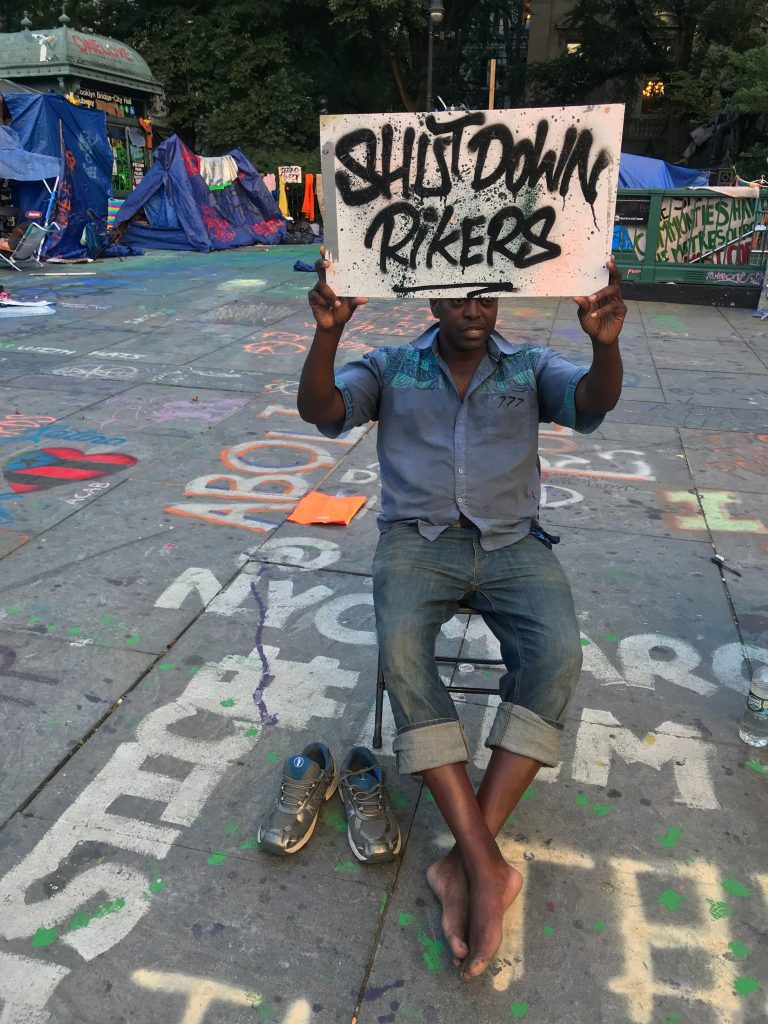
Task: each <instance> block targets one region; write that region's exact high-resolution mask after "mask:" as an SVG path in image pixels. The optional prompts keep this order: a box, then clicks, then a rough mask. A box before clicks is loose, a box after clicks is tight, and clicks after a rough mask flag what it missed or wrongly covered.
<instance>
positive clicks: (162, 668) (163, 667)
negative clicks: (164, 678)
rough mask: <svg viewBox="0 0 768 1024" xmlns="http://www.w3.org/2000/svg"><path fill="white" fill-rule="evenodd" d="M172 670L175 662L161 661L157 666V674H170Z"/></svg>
mask: <svg viewBox="0 0 768 1024" xmlns="http://www.w3.org/2000/svg"><path fill="white" fill-rule="evenodd" d="M173 668H176V662H175V661H161V662H160V664H159V665H158V666H157V671H158V672H170V671H171V669H173Z"/></svg>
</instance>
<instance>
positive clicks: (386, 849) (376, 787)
mask: <svg viewBox="0 0 768 1024" xmlns="http://www.w3.org/2000/svg"><path fill="white" fill-rule="evenodd" d="M339 795H340V796H341V799H342V800H343V802H344V810H345V811H346V812H347V837H348V838H349V845H350V846H351V847H352V853H354V855H355V856H356V857H357V859H358V860H361V861H364V862H365V863H366V864H378V863H381V862H382V861H385V860H392V858H393V857H395V856H396V855H397V854H398V853H399V852H400V826H399V825H398V823H397V818H396V817H395V814H394V811H393V810H392V804H391V801H390V799H389V793H388V792H387V790H386V787H385V785H384V769H383V768H382V767H381V766H380V765H379V762H378V761H377V760H376V758H375V757H374V756H373V754H372V753H371V751H370V750H368V748H367V747H352V749H351V750H350V752H349V753H348V754H347V756H346V757H345V758H344V763H343V765H342V766H341V775H340V778H339Z"/></svg>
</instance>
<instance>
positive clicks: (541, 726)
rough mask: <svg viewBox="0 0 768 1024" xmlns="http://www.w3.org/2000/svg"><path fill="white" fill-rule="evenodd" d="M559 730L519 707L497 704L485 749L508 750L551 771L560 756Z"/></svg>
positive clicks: (560, 740)
mask: <svg viewBox="0 0 768 1024" xmlns="http://www.w3.org/2000/svg"><path fill="white" fill-rule="evenodd" d="M562 740H563V730H562V729H558V727H557V726H556V725H550V724H549V722H545V721H544V719H543V718H541V717H540V716H539V715H537V714H536V713H535V712H534V711H529V710H528V708H524V707H521V706H520V705H519V704H507V703H506V702H503V703H501V704H499V707H498V709H497V711H496V717H495V719H494V720H493V725H492V726H491V731H490V732H489V733H488V739H487V740H486V741H485V745H486V747H490V748H491V749H494V748H495V747H499V748H500V749H501V750H508V751H509V752H510V753H511V754H522V755H523V756H524V757H532V758H533V759H534V761H541V763H542V764H544V765H547V766H549V767H551V768H554V767H556V765H557V762H558V758H559V756H560V744H561V743H562Z"/></svg>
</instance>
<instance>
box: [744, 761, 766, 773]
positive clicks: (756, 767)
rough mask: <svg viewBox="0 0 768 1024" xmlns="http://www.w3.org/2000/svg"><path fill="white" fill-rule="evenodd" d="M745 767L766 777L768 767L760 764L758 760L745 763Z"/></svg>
mask: <svg viewBox="0 0 768 1024" xmlns="http://www.w3.org/2000/svg"><path fill="white" fill-rule="evenodd" d="M746 764H747V767H748V768H751V769H752V771H753V772H757V774H758V775H768V766H766V765H764V764H762V763H761V762H760V761H758V760H756V759H755V760H752V761H747V762H746Z"/></svg>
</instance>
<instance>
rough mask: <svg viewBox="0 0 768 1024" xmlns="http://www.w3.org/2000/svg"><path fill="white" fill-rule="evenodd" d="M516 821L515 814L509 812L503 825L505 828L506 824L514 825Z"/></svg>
mask: <svg viewBox="0 0 768 1024" xmlns="http://www.w3.org/2000/svg"><path fill="white" fill-rule="evenodd" d="M516 821H517V816H516V815H515V814H510V816H509V817H508V818H507V820H506V821H505V822H504V827H505V828H506V827H507V825H514V824H515V822H516Z"/></svg>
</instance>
